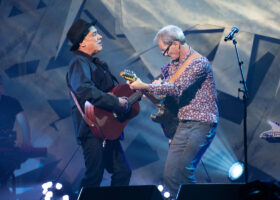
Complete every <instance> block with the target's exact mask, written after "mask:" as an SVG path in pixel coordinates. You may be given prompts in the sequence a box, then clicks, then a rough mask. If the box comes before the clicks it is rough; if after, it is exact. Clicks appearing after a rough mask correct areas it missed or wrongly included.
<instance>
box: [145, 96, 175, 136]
mask: <svg viewBox="0 0 280 200" xmlns="http://www.w3.org/2000/svg"><path fill="white" fill-rule="evenodd" d="M177 113H178V103H177V99H176V98H174V97H171V96H167V97H166V98H165V99H164V102H163V103H162V104H161V105H160V107H159V108H158V113H157V114H151V116H150V117H151V119H152V120H153V121H154V122H156V123H160V124H161V127H162V130H163V132H164V135H165V136H166V137H168V138H170V139H172V138H173V136H174V134H175V132H176V129H177V127H178V124H179V120H178V118H177Z"/></svg>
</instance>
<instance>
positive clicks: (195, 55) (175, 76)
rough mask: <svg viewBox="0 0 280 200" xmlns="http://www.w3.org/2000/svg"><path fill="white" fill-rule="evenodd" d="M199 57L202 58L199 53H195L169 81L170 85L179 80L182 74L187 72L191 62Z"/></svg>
mask: <svg viewBox="0 0 280 200" xmlns="http://www.w3.org/2000/svg"><path fill="white" fill-rule="evenodd" d="M199 57H202V56H201V55H200V54H199V53H197V52H196V51H195V52H193V53H192V54H191V55H190V56H189V57H188V59H187V60H185V62H184V63H183V64H182V65H181V66H180V67H179V69H178V70H177V71H176V73H175V74H174V75H173V76H172V77H171V78H170V79H169V80H168V81H167V82H168V83H173V82H174V81H175V80H177V79H178V78H179V77H180V76H181V74H182V73H183V72H184V71H185V70H186V68H187V67H188V66H189V64H191V62H192V61H193V60H195V59H197V58H199Z"/></svg>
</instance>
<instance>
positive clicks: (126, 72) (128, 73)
mask: <svg viewBox="0 0 280 200" xmlns="http://www.w3.org/2000/svg"><path fill="white" fill-rule="evenodd" d="M120 76H121V77H122V78H124V79H126V80H129V81H132V82H133V81H136V80H137V76H136V74H135V73H134V72H133V71H130V70H127V69H125V70H124V71H123V72H121V73H120Z"/></svg>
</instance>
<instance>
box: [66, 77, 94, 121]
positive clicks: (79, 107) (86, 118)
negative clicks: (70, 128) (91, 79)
mask: <svg viewBox="0 0 280 200" xmlns="http://www.w3.org/2000/svg"><path fill="white" fill-rule="evenodd" d="M66 81H67V85H68V88H69V89H70V93H71V96H72V98H73V100H74V102H75V104H76V106H77V108H78V110H79V112H80V113H81V115H82V117H83V119H84V120H85V121H86V123H87V124H88V125H89V126H92V127H93V126H94V123H93V122H92V121H91V120H90V119H89V118H88V117H87V116H86V115H85V114H84V112H83V111H82V108H81V106H80V104H79V102H78V100H77V98H76V96H75V94H74V92H73V91H72V87H71V86H70V84H69V80H68V73H67V74H66Z"/></svg>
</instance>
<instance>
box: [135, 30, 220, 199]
mask: <svg viewBox="0 0 280 200" xmlns="http://www.w3.org/2000/svg"><path fill="white" fill-rule="evenodd" d="M154 41H155V42H156V43H157V44H158V46H159V48H160V49H161V50H162V54H163V55H164V56H168V57H169V58H171V62H170V63H169V64H168V65H165V66H164V67H163V68H162V74H163V76H164V77H163V78H164V79H163V80H161V79H158V80H155V81H154V82H153V83H152V84H147V83H143V82H142V81H141V80H140V79H137V80H136V81H135V82H133V83H130V87H131V89H140V90H146V91H148V92H150V93H153V94H156V95H166V96H175V97H177V98H178V107H179V111H178V119H179V125H178V127H177V130H176V133H175V135H174V136H173V138H172V141H171V143H170V147H169V151H168V156H167V161H166V165H165V169H164V181H165V184H166V185H167V187H168V188H169V190H170V192H171V195H172V197H173V198H174V197H175V195H176V193H177V190H178V188H179V186H180V185H181V184H185V183H195V177H194V171H195V169H196V167H197V165H198V163H199V162H200V160H201V157H202V156H203V154H204V153H205V151H206V149H207V148H208V147H209V145H210V143H211V142H212V140H213V138H214V136H215V132H216V127H217V124H218V115H219V114H218V107H217V96H216V88H215V81H214V76H213V71H212V67H211V65H210V63H209V61H208V60H207V58H205V57H203V56H201V55H200V54H198V53H197V52H196V51H194V50H193V49H192V48H191V47H190V46H189V45H188V44H187V43H186V41H185V36H184V34H183V31H182V30H181V29H180V28H179V27H177V26H173V25H168V26H165V27H163V28H162V29H161V30H159V31H158V33H157V34H156V36H155V39H154Z"/></svg>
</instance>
